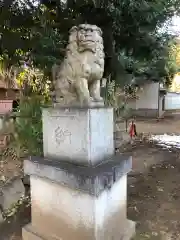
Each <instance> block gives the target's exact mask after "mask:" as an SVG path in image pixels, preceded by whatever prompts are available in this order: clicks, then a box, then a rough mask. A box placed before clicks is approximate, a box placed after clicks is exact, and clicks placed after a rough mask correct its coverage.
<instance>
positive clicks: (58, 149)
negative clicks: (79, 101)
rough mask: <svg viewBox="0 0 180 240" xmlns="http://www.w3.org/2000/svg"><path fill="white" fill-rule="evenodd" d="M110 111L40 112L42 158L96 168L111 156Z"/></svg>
mask: <svg viewBox="0 0 180 240" xmlns="http://www.w3.org/2000/svg"><path fill="white" fill-rule="evenodd" d="M113 139H114V135H113V109H112V108H92V109H88V108H81V109H80V108H48V109H43V146H44V156H45V157H47V158H51V159H56V160H61V161H72V162H74V163H80V164H83V165H88V164H90V165H95V164H97V163H99V162H101V161H102V159H104V158H105V157H108V156H112V155H113V154H114V140H113Z"/></svg>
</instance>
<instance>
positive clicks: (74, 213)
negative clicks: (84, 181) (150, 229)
mask: <svg viewBox="0 0 180 240" xmlns="http://www.w3.org/2000/svg"><path fill="white" fill-rule="evenodd" d="M31 199H32V200H31V201H32V224H31V226H32V227H33V228H29V230H28V232H27V229H25V230H26V232H25V233H24V234H26V235H23V236H24V238H23V240H26V239H28V240H31V239H32V240H34V239H38V240H39V238H36V237H40V236H41V238H42V239H47V240H50V239H53V237H54V238H55V239H63V240H78V239H82V240H109V239H114V240H119V239H123V240H129V239H131V237H132V236H133V235H134V232H135V223H134V222H132V221H129V220H127V217H126V208H127V206H126V201H127V176H126V175H124V176H122V177H121V178H120V179H119V180H118V181H117V182H116V183H115V184H114V185H113V186H112V188H111V189H106V190H104V191H103V192H102V193H101V194H100V195H99V196H93V195H89V194H87V193H85V192H83V191H78V190H76V189H70V188H68V187H67V186H66V185H60V184H57V183H55V182H52V181H50V180H48V179H45V178H38V177H36V176H31ZM67 226H68V227H67ZM28 237H32V238H28ZM41 238H40V239H41Z"/></svg>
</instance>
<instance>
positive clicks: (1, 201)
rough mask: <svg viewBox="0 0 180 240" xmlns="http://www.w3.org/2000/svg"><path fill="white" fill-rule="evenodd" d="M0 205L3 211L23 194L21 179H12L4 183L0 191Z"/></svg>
mask: <svg viewBox="0 0 180 240" xmlns="http://www.w3.org/2000/svg"><path fill="white" fill-rule="evenodd" d="M0 194H1V195H0V205H1V207H2V209H3V211H5V210H7V209H9V208H10V207H11V206H12V205H13V204H15V203H16V202H17V201H18V200H19V199H20V198H21V197H22V196H24V194H25V188H24V185H23V183H22V180H21V179H18V178H16V179H13V180H12V181H11V182H9V183H8V184H6V185H5V186H4V187H3V189H2V191H1V193H0Z"/></svg>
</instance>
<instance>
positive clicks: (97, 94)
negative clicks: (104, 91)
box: [89, 80, 103, 102]
mask: <svg viewBox="0 0 180 240" xmlns="http://www.w3.org/2000/svg"><path fill="white" fill-rule="evenodd" d="M89 92H90V96H91V97H92V98H93V100H94V101H97V102H101V101H103V98H102V97H101V85H100V80H96V81H94V82H92V83H91V84H90V86H89Z"/></svg>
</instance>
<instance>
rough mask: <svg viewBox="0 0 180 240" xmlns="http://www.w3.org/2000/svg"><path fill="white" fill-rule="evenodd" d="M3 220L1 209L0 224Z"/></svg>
mask: <svg viewBox="0 0 180 240" xmlns="http://www.w3.org/2000/svg"><path fill="white" fill-rule="evenodd" d="M3 221H4V219H3V216H2V212H1V210H0V224H1V223H2V222H3Z"/></svg>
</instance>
